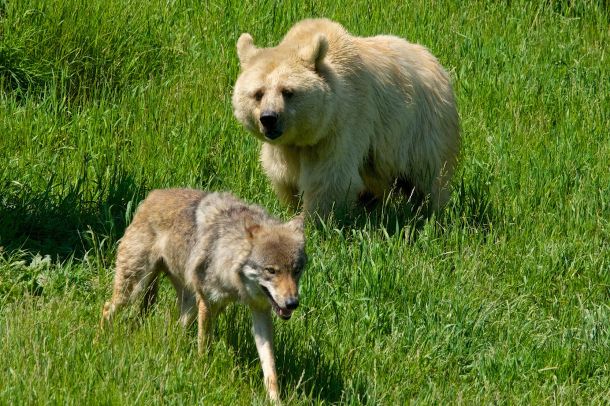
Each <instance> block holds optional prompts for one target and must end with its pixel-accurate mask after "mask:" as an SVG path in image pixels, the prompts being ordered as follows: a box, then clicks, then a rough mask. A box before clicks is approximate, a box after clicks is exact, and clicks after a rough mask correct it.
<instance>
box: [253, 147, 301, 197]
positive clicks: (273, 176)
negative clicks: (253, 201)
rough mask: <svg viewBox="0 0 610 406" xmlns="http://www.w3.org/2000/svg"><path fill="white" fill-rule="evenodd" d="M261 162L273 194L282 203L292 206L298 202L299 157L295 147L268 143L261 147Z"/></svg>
mask: <svg viewBox="0 0 610 406" xmlns="http://www.w3.org/2000/svg"><path fill="white" fill-rule="evenodd" d="M260 158H261V164H262V166H263V170H264V171H265V173H266V174H267V177H268V178H269V180H270V181H271V186H272V187H273V190H274V191H275V194H276V195H277V197H278V198H279V199H280V201H281V202H282V203H283V204H286V205H289V206H291V207H292V208H295V209H296V207H297V205H298V203H299V190H298V188H297V180H298V177H299V172H300V158H299V154H298V151H297V150H296V149H295V148H291V147H287V146H278V145H270V144H267V143H264V144H263V146H262V147H261V156H260Z"/></svg>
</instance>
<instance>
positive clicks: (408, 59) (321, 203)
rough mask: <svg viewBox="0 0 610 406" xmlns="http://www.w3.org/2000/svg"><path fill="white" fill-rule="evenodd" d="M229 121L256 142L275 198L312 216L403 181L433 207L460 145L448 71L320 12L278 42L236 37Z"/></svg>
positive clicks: (410, 48) (443, 197)
mask: <svg viewBox="0 0 610 406" xmlns="http://www.w3.org/2000/svg"><path fill="white" fill-rule="evenodd" d="M237 54H238V57H239V61H240V64H241V73H240V75H239V77H238V79H237V82H236V84H235V89H234V93H233V100H232V101H233V109H234V113H235V116H236V118H237V119H238V120H239V121H240V122H241V123H242V124H243V125H244V126H245V127H246V128H247V129H248V130H249V131H250V132H252V133H253V134H254V135H255V136H256V137H257V138H258V139H260V140H261V141H263V146H262V150H261V156H260V157H261V162H262V166H263V169H264V171H265V173H266V174H267V176H268V177H269V179H270V181H271V183H272V185H273V188H274V190H275V191H276V193H277V195H278V197H279V198H280V199H281V200H282V201H283V202H287V203H292V204H296V203H297V202H298V199H299V197H300V196H301V195H302V202H303V206H304V209H305V211H306V212H309V213H317V214H319V215H321V216H326V215H328V214H329V212H330V211H331V210H333V208H339V207H343V208H347V207H348V205H350V204H351V203H353V202H356V201H357V200H358V198H359V197H361V196H363V195H373V196H376V197H380V198H383V196H384V195H385V194H386V193H387V192H388V191H390V190H391V189H392V188H393V187H394V186H396V185H397V184H409V185H411V186H412V187H413V188H414V191H415V192H416V193H417V194H419V195H420V196H422V197H426V200H429V204H430V206H429V207H431V208H432V209H433V210H439V209H440V208H442V207H443V205H444V204H445V203H446V202H447V200H448V199H449V196H450V185H449V181H450V179H451V176H452V174H453V172H454V169H455V166H456V163H457V158H458V154H459V148H460V135H459V123H458V112H457V108H456V102H455V99H454V95H453V89H452V86H451V83H450V79H449V75H448V74H447V72H445V70H444V69H443V68H442V66H441V65H440V64H439V62H438V61H437V60H436V58H435V57H434V56H433V55H432V54H431V53H430V52H429V51H428V50H427V49H426V48H424V47H423V46H421V45H417V44H411V43H409V42H407V41H406V40H404V39H401V38H398V37H394V36H389V35H380V36H375V37H366V38H364V37H356V36H352V35H350V34H349V33H348V32H347V31H346V30H345V29H344V28H343V27H342V26H341V25H339V24H338V23H335V22H333V21H330V20H327V19H308V20H303V21H301V22H299V23H297V24H296V25H295V26H294V27H293V28H292V29H291V30H290V31H289V32H288V33H287V34H286V36H285V37H284V39H283V40H282V42H281V43H280V44H279V45H277V46H276V47H272V48H257V47H256V46H254V43H253V39H252V37H251V36H250V34H242V35H241V36H240V38H239V40H238V41H237Z"/></svg>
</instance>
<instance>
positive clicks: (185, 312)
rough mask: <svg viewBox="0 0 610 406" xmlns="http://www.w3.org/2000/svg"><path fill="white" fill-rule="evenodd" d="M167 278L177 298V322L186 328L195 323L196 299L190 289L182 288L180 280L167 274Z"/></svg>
mask: <svg viewBox="0 0 610 406" xmlns="http://www.w3.org/2000/svg"><path fill="white" fill-rule="evenodd" d="M168 276H169V279H170V281H171V282H172V285H173V286H174V289H176V295H177V296H178V309H179V310H180V318H179V319H178V320H179V321H180V324H182V326H183V327H188V326H190V325H191V324H192V323H193V322H194V321H195V317H196V316H197V298H196V297H195V294H194V293H193V292H192V291H191V290H190V289H188V288H187V287H186V286H184V284H183V283H182V281H181V280H179V279H178V278H177V277H175V276H174V275H172V274H169V273H168Z"/></svg>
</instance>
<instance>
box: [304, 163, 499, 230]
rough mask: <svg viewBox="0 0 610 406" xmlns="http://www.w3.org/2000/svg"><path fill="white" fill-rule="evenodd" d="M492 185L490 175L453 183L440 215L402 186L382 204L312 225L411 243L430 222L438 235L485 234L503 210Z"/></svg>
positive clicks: (372, 203) (366, 204)
mask: <svg viewBox="0 0 610 406" xmlns="http://www.w3.org/2000/svg"><path fill="white" fill-rule="evenodd" d="M491 184H492V178H491V175H490V174H489V173H481V174H479V178H478V179H477V180H476V182H466V181H465V180H464V178H460V179H459V180H456V182H455V183H454V185H453V196H452V199H451V201H450V202H449V203H448V204H447V206H446V207H445V208H443V209H442V211H441V212H440V213H433V212H430V211H429V210H428V208H427V201H426V199H425V197H423V196H418V195H416V194H414V193H413V192H412V189H406V188H404V187H403V188H396V189H394V190H393V191H392V192H391V193H390V194H389V195H388V196H387V198H386V199H385V200H384V201H379V200H376V199H373V198H368V199H366V200H364V201H362V202H360V203H361V204H359V205H357V206H356V207H355V208H353V209H351V210H350V211H349V212H334V213H333V214H331V216H330V217H329V218H328V219H325V220H324V219H322V220H320V221H312V224H314V226H315V227H317V228H318V229H325V230H331V229H335V228H337V229H341V230H343V231H345V232H346V234H347V235H349V234H350V231H352V230H358V229H365V228H368V229H370V230H384V232H386V233H387V234H388V235H389V236H394V235H396V234H403V235H404V237H405V238H406V239H407V240H408V241H410V242H413V241H415V240H416V239H417V237H418V234H419V231H421V229H422V228H423V227H424V226H425V224H426V223H428V222H429V221H431V220H432V221H434V222H435V224H436V225H437V226H438V230H439V232H441V233H442V232H443V230H444V229H446V228H448V227H451V226H456V225H458V226H460V227H470V228H475V229H477V230H479V231H480V232H482V233H488V232H489V231H490V230H491V229H492V228H493V227H492V225H494V224H500V223H502V218H503V211H502V208H501V207H497V206H494V204H493V199H492V193H491V190H490V189H491ZM409 190H411V192H409Z"/></svg>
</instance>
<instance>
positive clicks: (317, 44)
mask: <svg viewBox="0 0 610 406" xmlns="http://www.w3.org/2000/svg"><path fill="white" fill-rule="evenodd" d="M326 51H328V40H327V39H326V35H324V34H317V35H316V36H315V37H314V40H313V41H312V42H311V44H309V45H308V46H306V47H303V48H301V49H300V50H299V58H301V59H302V60H303V61H304V62H305V63H307V64H310V65H311V67H312V68H315V69H316V70H317V69H318V68H319V67H320V64H321V63H322V61H323V60H324V57H325V56H326Z"/></svg>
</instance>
